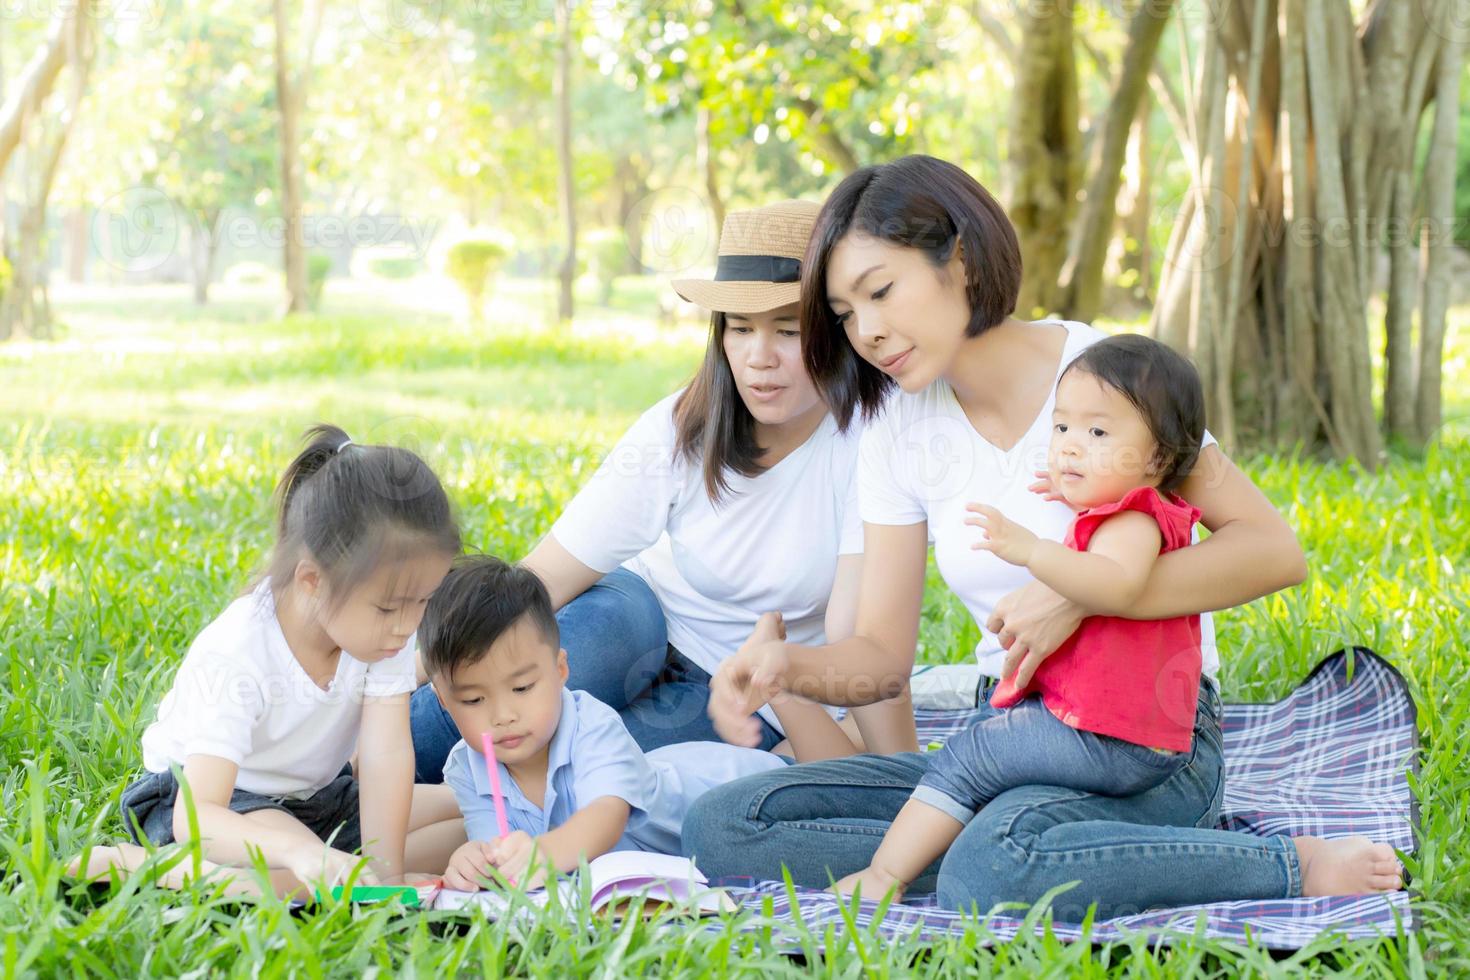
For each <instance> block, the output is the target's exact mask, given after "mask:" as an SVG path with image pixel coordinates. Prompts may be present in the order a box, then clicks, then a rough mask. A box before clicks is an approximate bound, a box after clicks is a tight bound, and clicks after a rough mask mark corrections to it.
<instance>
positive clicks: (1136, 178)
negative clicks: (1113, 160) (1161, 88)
mask: <svg viewBox="0 0 1470 980" xmlns="http://www.w3.org/2000/svg"><path fill="white" fill-rule="evenodd" d="M1152 108H1153V100H1152V98H1151V97H1149V96H1147V95H1146V96H1144V97H1143V98H1142V99H1141V100H1139V103H1138V115H1137V116H1135V117H1134V119H1133V131H1132V133H1131V134H1130V135H1129V138H1128V156H1127V160H1126V161H1125V162H1124V164H1123V174H1124V183H1123V189H1122V192H1121V193H1120V194H1119V200H1118V219H1119V220H1118V224H1119V230H1120V231H1121V232H1122V246H1121V248H1120V250H1119V254H1118V268H1117V272H1118V274H1119V275H1120V276H1121V277H1122V278H1124V279H1127V280H1131V281H1130V282H1129V284H1128V292H1129V294H1130V295H1131V296H1132V298H1133V299H1134V300H1136V301H1138V302H1140V303H1145V302H1147V301H1148V297H1149V296H1151V295H1153V291H1154V286H1153V262H1154V260H1153V247H1152V244H1151V242H1150V241H1149V236H1150V231H1151V229H1150V227H1149V226H1150V223H1151V219H1152V214H1153V212H1152V209H1151V207H1150V197H1151V195H1152V193H1153V180H1152V176H1153V167H1152V160H1151V158H1150V155H1149V137H1148V130H1149V117H1150V115H1151V109H1152Z"/></svg>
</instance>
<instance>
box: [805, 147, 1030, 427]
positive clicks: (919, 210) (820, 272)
mask: <svg viewBox="0 0 1470 980" xmlns="http://www.w3.org/2000/svg"><path fill="white" fill-rule="evenodd" d="M852 231H860V232H863V233H865V234H868V235H872V236H873V237H875V238H879V239H882V240H883V241H886V242H892V243H893V244H895V245H903V246H906V247H908V248H917V249H919V250H920V251H922V252H923V253H924V255H925V256H927V257H928V259H929V261H930V262H932V263H933V264H934V266H935V267H936V268H937V269H942V268H943V267H944V265H945V264H946V263H948V262H949V260H950V259H951V258H952V257H953V256H954V253H955V247H956V246H959V247H960V250H961V261H962V262H963V263H964V267H965V295H966V297H967V298H968V299H969V301H970V322H969V324H967V325H966V327H965V336H967V337H978V336H979V335H980V334H982V333H984V332H985V331H986V330H989V329H990V328H991V327H993V326H995V325H996V324H998V323H1000V322H1001V321H1003V320H1004V319H1005V318H1006V317H1008V316H1010V315H1011V314H1012V313H1014V312H1015V310H1016V297H1017V295H1018V294H1019V293H1020V290H1021V247H1020V245H1019V244H1018V243H1017V241H1016V230H1015V229H1014V228H1013V227H1012V226H1011V221H1010V219H1009V218H1007V217H1006V213H1005V210H1004V209H1003V208H1001V206H1000V204H999V203H997V202H996V200H995V198H994V197H992V196H991V195H990V192H989V191H987V190H986V189H985V188H984V187H982V186H981V185H980V182H979V181H977V180H976V179H975V178H973V177H971V176H970V175H969V174H967V173H965V171H963V170H961V169H960V168H959V167H957V166H955V165H954V164H952V163H946V162H945V161H943V160H938V159H935V158H934V157H930V156H922V155H914V156H906V157H900V158H899V159H897V160H894V161H893V162H892V163H881V164H878V165H877V166H872V167H863V168H862V169H861V170H856V171H854V172H853V173H851V174H850V175H848V177H847V178H846V179H845V180H843V181H842V183H840V184H838V185H837V189H836V190H834V191H833V192H832V195H831V196H830V197H828V198H827V203H825V204H823V205H822V211H821V213H820V214H819V215H817V226H816V229H815V230H814V231H813V232H812V240H811V244H810V245H808V246H807V250H806V258H805V259H804V260H803V261H802V263H801V323H802V328H803V329H802V357H803V358H804V359H805V361H806V368H807V373H808V374H810V375H811V377H812V381H813V382H815V383H816V386H817V389H818V390H819V391H821V392H822V394H823V396H824V397H825V398H826V400H827V404H828V405H829V406H830V407H831V409H832V414H833V416H834V417H835V418H836V419H837V424H838V426H839V427H840V428H841V429H843V430H844V431H845V430H846V429H847V427H848V425H849V424H850V423H851V421H852V417H853V415H854V414H855V413H857V412H859V411H860V412H861V413H862V416H863V418H871V417H872V416H873V415H874V414H875V413H876V412H877V410H878V407H879V406H880V405H881V404H882V403H883V397H884V395H886V394H887V393H888V390H889V389H890V388H891V387H892V386H893V384H894V381H893V379H892V378H890V377H889V376H888V375H886V374H884V373H883V372H882V371H880V370H878V369H877V368H876V367H874V366H873V365H871V364H869V363H868V362H867V361H865V360H863V358H862V357H861V356H860V355H859V354H858V352H857V351H855V350H853V347H852V344H851V343H849V342H848V339H847V334H846V332H845V331H844V330H843V328H842V326H841V325H840V324H839V323H838V322H837V317H836V316H834V315H833V313H832V307H831V306H830V305H829V304H828V302H827V264H828V261H829V259H830V257H831V255H832V249H833V248H834V247H836V245H837V243H838V242H839V241H841V240H842V238H843V237H844V236H846V235H847V234H848V233H849V232H852Z"/></svg>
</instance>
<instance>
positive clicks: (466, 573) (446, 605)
mask: <svg viewBox="0 0 1470 980" xmlns="http://www.w3.org/2000/svg"><path fill="white" fill-rule="evenodd" d="M522 616H530V617H531V623H532V624H533V625H534V626H535V627H536V628H537V630H538V631H539V632H540V633H541V636H542V638H543V639H544V640H546V642H547V644H548V645H549V646H550V647H551V648H552V649H553V650H555V649H557V648H558V647H559V646H560V644H561V633H560V630H559V629H558V628H557V625H556V615H555V613H553V612H552V609H551V596H550V595H549V594H547V591H546V586H545V585H544V584H542V582H541V579H540V578H538V577H537V576H536V573H535V572H533V571H531V570H530V569H529V568H527V567H526V566H524V565H512V564H510V563H509V562H506V561H503V560H501V559H499V558H495V557H493V556H491V555H465V556H464V557H462V558H460V559H458V560H456V561H455V563H454V566H453V567H452V568H450V569H449V574H448V575H446V576H444V581H443V582H441V583H439V588H437V589H435V590H434V594H433V595H432V596H430V597H429V605H428V607H427V608H426V609H425V610H424V618H423V619H422V620H421V621H420V622H419V630H418V640H419V650H420V651H421V652H422V654H423V657H424V670H425V671H426V672H427V673H428V675H429V676H430V677H451V676H453V674H454V671H455V670H456V669H457V668H459V667H463V666H466V665H468V664H473V663H477V662H478V661H479V660H481V659H482V658H483V657H484V656H485V654H486V653H487V652H489V650H490V647H491V646H493V645H494V643H495V641H496V640H498V639H500V637H501V635H502V634H504V633H505V631H506V630H508V629H510V628H511V627H512V626H514V625H515V623H516V621H517V620H518V619H520V618H521V617H522Z"/></svg>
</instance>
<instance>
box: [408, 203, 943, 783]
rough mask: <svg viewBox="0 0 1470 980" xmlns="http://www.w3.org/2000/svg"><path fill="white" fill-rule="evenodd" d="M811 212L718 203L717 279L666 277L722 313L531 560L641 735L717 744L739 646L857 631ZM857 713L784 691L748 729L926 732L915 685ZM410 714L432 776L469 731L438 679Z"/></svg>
mask: <svg viewBox="0 0 1470 980" xmlns="http://www.w3.org/2000/svg"><path fill="white" fill-rule="evenodd" d="M818 210H819V208H818V206H817V205H816V204H812V203H809V202H806V201H784V202H781V203H778V204H773V205H770V206H768V207H763V208H757V209H755V210H751V211H740V212H733V213H731V214H730V215H729V216H728V217H727V218H726V219H725V223H724V227H723V229H722V231H721V235H720V247H719V258H718V263H717V266H716V270H715V275H714V278H713V279H683V280H678V281H676V282H674V283H673V287H674V289H675V291H677V292H678V293H679V295H680V296H682V297H684V298H685V299H687V300H689V301H691V302H694V303H697V304H699V305H700V306H703V307H705V308H707V309H709V310H710V311H711V316H710V334H709V345H708V347H707V348H706V350H705V354H704V360H703V363H702V364H701V365H700V367H699V370H698V372H697V373H696V375H695V377H694V379H693V380H692V381H691V382H690V383H689V385H688V387H686V388H684V389H682V390H680V391H678V392H675V393H674V394H671V395H669V396H668V397H666V398H664V399H662V400H661V401H659V402H658V404H656V405H654V406H653V407H652V408H650V409H649V410H648V411H647V412H645V413H644V414H643V416H642V417H641V418H640V419H639V420H638V421H637V422H636V423H634V425H633V426H632V428H630V429H629V430H628V432H627V433H626V434H625V435H624V436H623V438H622V439H621V440H620V441H619V442H618V444H617V446H616V447H614V449H613V450H612V452H611V453H609V454H608V456H607V459H606V460H605V461H604V463H603V465H602V466H601V468H600V469H599V470H598V471H597V473H596V474H595V475H594V476H593V477H592V479H591V480H589V481H588V483H587V484H586V486H584V487H583V488H582V490H581V491H580V492H579V493H578V494H577V496H576V497H575V498H574V499H573V500H572V502H571V503H570V504H569V505H568V507H567V509H566V511H565V512H564V513H563V514H562V515H561V517H560V518H559V519H558V520H557V521H556V523H555V524H554V525H553V526H552V528H551V531H550V533H549V534H547V535H546V537H545V538H543V539H542V540H541V542H540V543H539V544H538V545H537V546H536V547H535V548H534V549H533V550H532V552H531V553H530V555H528V556H527V557H526V559H525V562H526V564H527V565H529V566H530V567H531V568H532V569H534V570H535V571H536V573H537V574H538V575H539V576H540V577H541V579H542V581H544V582H545V583H546V586H547V589H548V590H549V591H550V593H551V599H552V603H553V605H554V606H555V607H556V608H557V609H558V613H557V621H558V623H559V625H560V627H561V642H562V646H563V647H565V648H566V651H567V657H568V661H569V664H570V668H571V676H570V678H569V680H568V685H569V686H570V687H572V688H575V689H580V690H585V691H587V692H589V693H590V694H592V695H593V696H595V697H597V698H598V699H600V700H602V701H604V702H606V703H607V704H609V705H611V706H612V707H613V708H615V709H616V710H617V711H618V712H619V713H620V714H621V716H622V718H623V721H624V722H625V723H626V724H627V726H628V730H629V731H630V732H631V733H632V735H633V737H634V739H635V740H637V742H638V744H639V745H640V746H641V747H642V748H644V749H645V750H648V749H653V748H657V747H658V746H661V745H668V744H671V743H674V742H686V741H696V740H718V738H719V735H718V734H717V733H716V732H715V730H714V727H713V725H712V723H711V722H710V719H709V717H708V714H707V707H708V703H709V680H710V675H712V674H713V673H714V672H715V671H716V670H717V669H718V668H719V665H720V663H721V662H722V661H723V660H724V659H726V658H728V657H729V656H731V655H733V654H734V653H735V652H736V650H738V649H739V648H740V647H741V646H742V645H744V644H745V643H746V642H748V641H760V640H763V639H775V638H778V637H779V636H780V635H786V636H788V637H789V638H790V639H791V640H793V641H795V642H800V643H823V642H827V641H831V640H835V639H839V638H841V637H843V636H846V635H847V633H848V632H849V631H850V630H851V628H852V622H853V619H854V617H855V614H856V613H855V609H856V602H857V595H856V586H857V581H858V578H859V573H860V566H861V562H862V554H861V553H862V544H863V538H862V535H863V531H862V523H861V521H860V520H859V517H858V513H857V499H856V494H857V490H856V478H855V474H856V468H857V447H858V439H859V437H860V432H859V431H858V428H857V427H854V428H851V429H849V430H848V431H847V432H846V433H840V432H838V430H837V426H836V424H835V422H834V421H833V419H832V417H831V415H830V414H829V413H828V412H827V408H826V405H825V404H824V403H823V401H822V399H821V397H820V395H819V394H818V393H817V390H816V388H815V386H814V385H813V384H812V381H811V379H810V377H808V375H807V373H806V369H805V368H804V367H803V365H802V359H801V328H800V324H799V323H798V320H797V305H796V304H797V299H798V298H799V295H800V290H801V284H800V281H799V280H800V278H801V260H802V256H803V255H804V253H805V251H806V247H807V242H808V240H809V239H810V238H811V232H812V227H813V225H814V224H815V221H816V217H817V212H818ZM763 614H765V615H763ZM783 631H784V634H783ZM854 719H855V722H856V724H855V728H856V729H857V730H854V727H853V726H849V727H848V728H847V729H846V730H845V731H844V730H843V729H841V728H839V727H838V726H837V725H835V724H833V723H832V721H831V720H830V716H829V715H828V713H827V712H826V711H825V710H824V709H823V708H822V707H821V706H819V705H816V704H813V703H811V702H806V701H801V700H799V699H796V698H790V699H787V700H786V701H785V702H784V703H781V704H777V705H769V706H767V707H766V708H764V709H763V710H762V711H761V712H760V715H759V717H758V720H757V721H758V725H759V737H758V739H757V743H756V744H758V745H759V746H760V747H762V748H766V749H771V748H774V747H778V745H779V743H781V742H782V740H783V738H784V737H786V736H790V737H791V738H792V742H793V743H794V748H795V750H796V751H797V753H798V754H799V756H800V757H801V758H802V759H808V758H819V757H826V756H834V755H848V754H852V753H853V752H855V751H857V750H858V749H859V747H861V746H862V745H863V743H864V742H865V743H866V747H867V748H868V749H869V750H871V751H879V752H898V751H911V750H913V749H915V748H917V745H916V738H915V734H914V720H913V711H912V708H911V706H910V704H909V701H908V697H907V693H906V692H901V693H899V695H898V697H896V698H894V699H892V700H889V701H883V702H878V703H875V704H872V705H868V706H866V707H864V708H862V709H859V710H857V711H855V712H854ZM413 723H414V724H413V727H414V750H415V753H416V756H417V758H418V763H419V773H418V778H419V779H420V780H421V781H430V780H437V779H438V778H439V776H440V773H441V771H442V767H443V761H444V758H445V756H446V754H447V753H448V750H449V748H450V747H451V746H452V745H453V742H454V741H456V740H457V739H458V737H459V736H458V733H457V732H456V731H455V729H454V726H453V724H452V723H451V722H450V721H449V720H448V718H447V717H445V716H444V713H443V709H442V708H440V706H439V705H438V702H437V699H436V698H435V697H434V695H433V692H432V691H430V690H428V689H427V688H424V689H421V690H420V691H419V692H418V694H417V695H416V696H415V698H414V703H413Z"/></svg>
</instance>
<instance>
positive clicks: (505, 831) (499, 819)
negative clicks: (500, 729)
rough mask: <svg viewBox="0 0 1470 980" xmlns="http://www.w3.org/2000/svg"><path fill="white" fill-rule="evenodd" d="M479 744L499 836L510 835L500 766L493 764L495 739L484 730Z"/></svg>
mask: <svg viewBox="0 0 1470 980" xmlns="http://www.w3.org/2000/svg"><path fill="white" fill-rule="evenodd" d="M480 745H481V746H482V747H483V748H484V750H485V772H486V773H488V774H489V776H490V796H491V798H492V799H494V801H495V823H496V824H497V825H498V826H499V827H500V836H501V837H509V836H510V822H509V821H508V820H506V819H505V794H504V793H502V792H501V791H500V767H499V766H497V765H496V764H495V740H494V739H493V738H491V737H490V733H489V732H486V733H485V734H484V735H481V736H480Z"/></svg>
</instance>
